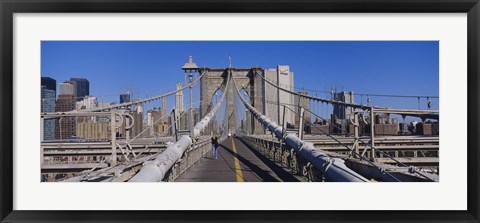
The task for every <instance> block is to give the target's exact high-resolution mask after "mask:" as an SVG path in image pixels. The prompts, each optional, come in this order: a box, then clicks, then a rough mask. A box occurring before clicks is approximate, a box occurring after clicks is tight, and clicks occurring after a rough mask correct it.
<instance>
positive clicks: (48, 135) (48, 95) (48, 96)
mask: <svg viewBox="0 0 480 223" xmlns="http://www.w3.org/2000/svg"><path fill="white" fill-rule="evenodd" d="M41 98H42V107H41V112H55V91H54V90H50V89H47V87H46V86H45V85H42V93H41ZM42 128H43V139H44V140H53V139H55V120H54V119H45V120H44V121H43V126H42Z"/></svg>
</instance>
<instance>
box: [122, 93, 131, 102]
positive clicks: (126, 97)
mask: <svg viewBox="0 0 480 223" xmlns="http://www.w3.org/2000/svg"><path fill="white" fill-rule="evenodd" d="M126 102H130V94H121V95H120V103H126Z"/></svg>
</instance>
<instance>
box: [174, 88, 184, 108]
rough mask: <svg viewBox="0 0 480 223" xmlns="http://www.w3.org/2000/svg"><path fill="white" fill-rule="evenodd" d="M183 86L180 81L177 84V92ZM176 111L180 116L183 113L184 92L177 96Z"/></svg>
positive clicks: (178, 93)
mask: <svg viewBox="0 0 480 223" xmlns="http://www.w3.org/2000/svg"><path fill="white" fill-rule="evenodd" d="M181 88H182V85H181V84H180V81H179V82H178V84H177V90H179V89H181ZM175 111H176V112H178V114H180V113H181V112H183V111H184V110H183V91H179V92H177V93H176V94H175Z"/></svg>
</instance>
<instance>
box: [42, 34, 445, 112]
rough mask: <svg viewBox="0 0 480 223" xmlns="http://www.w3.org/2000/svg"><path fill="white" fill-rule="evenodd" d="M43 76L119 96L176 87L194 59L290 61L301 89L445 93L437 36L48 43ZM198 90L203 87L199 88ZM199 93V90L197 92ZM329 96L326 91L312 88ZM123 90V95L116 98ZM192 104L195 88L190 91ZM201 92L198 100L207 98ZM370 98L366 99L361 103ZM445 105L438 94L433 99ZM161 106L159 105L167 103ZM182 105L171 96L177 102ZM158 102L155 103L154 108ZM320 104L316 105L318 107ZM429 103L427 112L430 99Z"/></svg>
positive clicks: (399, 103) (221, 63)
mask: <svg viewBox="0 0 480 223" xmlns="http://www.w3.org/2000/svg"><path fill="white" fill-rule="evenodd" d="M41 44H42V51H41V53H42V55H41V56H42V57H41V59H42V61H41V72H42V73H41V75H42V76H48V77H52V78H54V79H56V80H57V84H58V83H61V82H63V81H64V80H67V79H69V78H70V77H84V78H87V79H88V80H89V81H90V94H91V95H95V96H104V97H103V100H104V101H108V102H112V101H118V100H119V99H118V94H120V93H124V92H126V91H127V90H128V91H132V92H133V94H134V97H135V98H144V97H146V96H153V95H157V94H160V93H162V92H167V91H169V90H172V89H174V88H175V84H176V83H177V81H179V80H180V81H181V80H183V71H182V70H181V67H182V66H183V64H184V63H185V62H186V61H187V57H188V56H190V55H191V56H193V58H194V62H195V63H197V65H198V66H200V67H203V66H206V67H227V66H228V56H229V55H231V56H232V65H233V66H234V67H242V68H247V67H253V66H260V67H263V68H274V67H276V66H277V65H278V64H286V65H289V66H290V70H291V71H293V72H294V74H295V88H301V87H305V88H307V89H316V90H320V91H327V92H328V91H330V90H331V89H332V88H333V87H336V88H337V90H345V91H353V92H354V93H363V94H393V95H426V96H438V95H439V57H438V56H439V55H438V54H439V51H438V44H439V43H438V42H437V41H374V42H369V41H42V43H41ZM196 91H197V92H198V87H197V89H196ZM197 92H196V93H197ZM309 94H313V95H315V94H317V95H318V96H322V97H329V96H328V94H326V93H321V92H313V91H310V92H309ZM113 95H117V96H113ZM184 95H185V96H184V97H185V103H187V102H188V96H187V95H188V92H184ZM198 98H199V96H198V93H197V94H196V97H194V101H198V100H199V99H198ZM371 99H372V101H371V104H374V105H378V106H388V107H395V108H413V109H416V108H418V100H417V99H416V98H389V97H371ZM360 100H363V102H364V103H365V102H366V96H364V97H360V96H356V101H357V102H360ZM432 102H433V107H432V109H438V99H432ZM159 105H160V103H158V105H156V106H159ZM173 105H174V100H173V98H172V99H170V98H169V107H172V106H173ZM154 106H155V105H154ZM312 108H313V107H312ZM421 108H422V109H427V101H426V99H422V101H421Z"/></svg>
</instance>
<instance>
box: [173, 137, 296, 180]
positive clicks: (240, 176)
mask: <svg viewBox="0 0 480 223" xmlns="http://www.w3.org/2000/svg"><path fill="white" fill-rule="evenodd" d="M283 181H287V182H298V181H303V179H302V178H300V177H296V176H293V175H291V174H290V173H289V172H288V171H287V170H285V169H284V168H282V167H280V166H278V165H277V164H275V163H274V162H273V161H271V160H269V159H267V158H266V157H264V156H263V155H262V154H260V153H259V152H258V151H256V150H255V149H253V148H249V147H248V146H247V145H245V144H243V143H242V142H241V141H240V140H238V139H236V138H233V137H230V138H228V139H226V140H225V141H224V142H223V143H222V144H220V145H219V146H218V158H217V159H215V158H212V154H211V153H209V154H208V155H207V157H204V158H202V159H201V160H199V161H198V162H197V163H196V164H195V165H194V166H193V167H190V168H189V169H188V170H187V171H186V173H183V174H182V175H181V176H179V177H178V178H177V180H176V182H283Z"/></svg>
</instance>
